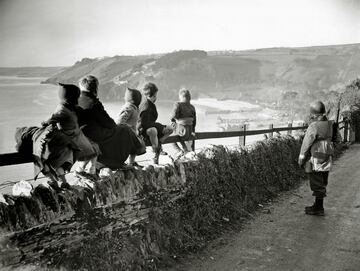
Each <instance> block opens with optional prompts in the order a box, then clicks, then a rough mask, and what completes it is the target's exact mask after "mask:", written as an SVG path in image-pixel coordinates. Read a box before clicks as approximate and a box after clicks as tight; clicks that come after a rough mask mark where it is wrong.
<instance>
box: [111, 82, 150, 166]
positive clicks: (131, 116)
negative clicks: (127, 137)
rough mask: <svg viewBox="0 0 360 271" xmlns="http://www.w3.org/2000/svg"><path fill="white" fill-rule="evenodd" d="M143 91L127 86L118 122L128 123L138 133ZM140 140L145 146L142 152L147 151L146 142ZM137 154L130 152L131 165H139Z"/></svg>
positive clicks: (120, 123) (118, 123)
mask: <svg viewBox="0 0 360 271" xmlns="http://www.w3.org/2000/svg"><path fill="white" fill-rule="evenodd" d="M141 98H142V97H141V92H140V91H139V90H137V89H131V88H127V90H126V91H125V97H124V100H125V104H124V105H123V107H121V109H120V114H119V118H118V120H117V122H116V124H117V125H127V126H129V127H130V128H131V130H133V132H134V133H135V134H136V135H137V134H138V131H137V129H136V127H137V122H138V119H139V114H140V112H139V105H140V103H141ZM138 139H139V142H140V144H141V145H142V146H143V151H140V153H141V152H142V153H145V152H146V149H145V143H144V142H143V140H141V139H140V138H138ZM135 157H136V154H130V157H129V165H130V166H139V165H138V164H137V163H136V162H135Z"/></svg>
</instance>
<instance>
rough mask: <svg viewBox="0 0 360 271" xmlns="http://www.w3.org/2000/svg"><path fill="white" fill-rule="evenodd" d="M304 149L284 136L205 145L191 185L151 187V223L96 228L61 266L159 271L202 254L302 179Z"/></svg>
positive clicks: (191, 167)
mask: <svg viewBox="0 0 360 271" xmlns="http://www.w3.org/2000/svg"><path fill="white" fill-rule="evenodd" d="M300 146H301V142H300V141H299V140H296V139H294V138H293V137H281V138H273V139H269V140H266V141H261V142H258V143H256V144H255V145H253V146H251V147H250V148H237V149H228V148H226V147H223V146H213V147H211V148H207V149H205V150H204V151H202V152H201V153H200V154H199V155H198V161H197V162H189V163H188V164H187V165H185V166H186V172H187V176H186V177H187V180H186V184H185V185H184V188H183V189H181V190H180V191H178V192H177V197H175V199H174V197H170V196H169V191H166V190H163V191H162V190H158V191H151V193H150V194H151V195H150V194H149V195H148V196H147V197H148V198H149V200H148V201H146V202H147V204H148V206H147V207H149V208H150V214H149V219H148V220H147V221H144V222H142V223H139V224H136V226H135V225H134V226H131V227H129V229H128V231H126V232H121V233H119V232H116V231H112V232H110V233H109V232H106V231H103V230H97V231H96V233H95V234H94V235H93V236H92V237H91V238H88V239H87V240H86V241H84V242H83V243H82V244H81V248H77V249H74V250H73V251H71V250H70V252H69V253H67V254H66V255H65V256H64V255H62V258H61V261H58V262H57V263H58V264H59V265H60V266H64V267H65V268H69V269H86V270H157V269H158V268H159V267H161V266H162V265H163V264H164V263H168V262H169V260H171V261H173V259H174V258H176V257H177V256H179V255H182V254H184V253H188V252H192V251H197V250H198V249H200V248H201V247H203V246H204V245H205V244H206V242H207V241H208V240H211V239H213V238H215V237H216V236H218V235H219V234H220V233H221V232H222V231H223V229H224V228H226V225H231V224H232V223H236V222H237V221H239V219H240V218H244V217H247V216H248V215H249V214H250V213H252V212H253V211H254V210H256V209H257V207H258V204H259V203H262V202H264V201H267V200H268V199H271V198H273V197H274V196H276V195H278V193H279V192H281V191H284V190H288V189H291V188H292V187H294V186H295V185H296V184H299V183H300V180H301V179H302V177H303V171H302V170H301V169H299V167H298V165H297V157H298V154H299V149H300ZM150 190H151V189H150Z"/></svg>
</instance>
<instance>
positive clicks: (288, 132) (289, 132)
mask: <svg viewBox="0 0 360 271" xmlns="http://www.w3.org/2000/svg"><path fill="white" fill-rule="evenodd" d="M292 126H293V124H292V122H289V123H288V128H292ZM287 134H288V135H292V130H289V131H287Z"/></svg>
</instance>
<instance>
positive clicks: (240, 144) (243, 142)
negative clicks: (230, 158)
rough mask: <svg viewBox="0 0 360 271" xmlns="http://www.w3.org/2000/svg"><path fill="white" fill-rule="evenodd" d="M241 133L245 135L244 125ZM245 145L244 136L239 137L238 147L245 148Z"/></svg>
mask: <svg viewBox="0 0 360 271" xmlns="http://www.w3.org/2000/svg"><path fill="white" fill-rule="evenodd" d="M241 131H244V133H246V124H244V125H243V127H242V129H241ZM245 144H246V135H245V134H244V135H243V136H239V146H245Z"/></svg>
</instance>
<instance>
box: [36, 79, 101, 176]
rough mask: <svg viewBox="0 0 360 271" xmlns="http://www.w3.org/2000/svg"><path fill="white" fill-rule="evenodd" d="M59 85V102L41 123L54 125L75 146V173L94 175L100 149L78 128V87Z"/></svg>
mask: <svg viewBox="0 0 360 271" xmlns="http://www.w3.org/2000/svg"><path fill="white" fill-rule="evenodd" d="M59 85H60V88H59V98H60V104H59V105H58V106H57V108H56V110H55V112H54V113H53V114H52V116H51V117H50V118H49V119H48V120H47V121H45V122H43V123H42V125H43V126H48V125H56V126H57V128H58V129H59V130H60V131H61V132H62V133H64V134H65V135H66V136H68V137H69V138H70V139H71V141H72V142H73V143H74V144H75V145H76V146H77V150H74V158H75V160H76V161H78V162H77V168H76V169H75V171H76V172H77V173H79V174H80V175H82V174H83V173H84V172H85V173H88V174H90V175H96V161H97V156H98V155H99V154H100V149H99V147H98V145H97V144H96V143H94V142H90V140H89V139H88V138H87V137H86V136H85V135H84V134H83V132H82V131H81V130H80V127H79V124H78V117H77V113H79V112H81V111H80V108H79V107H78V106H77V104H78V99H79V96H80V89H79V88H78V87H77V86H75V85H70V84H61V83H59ZM85 175H86V174H85Z"/></svg>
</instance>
